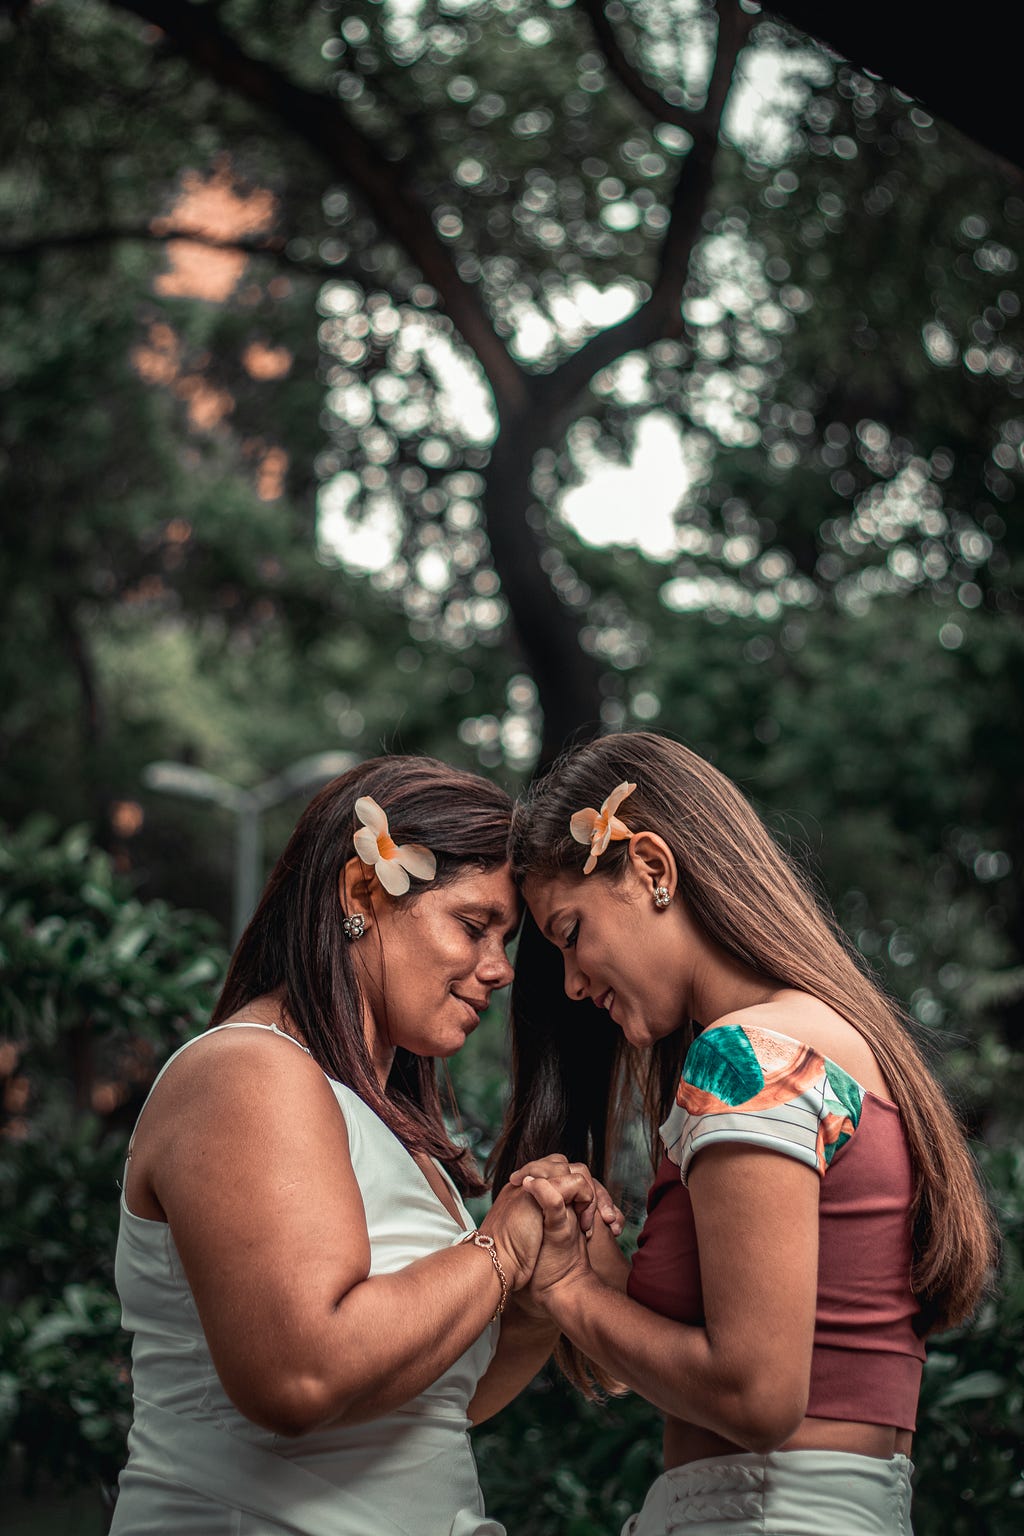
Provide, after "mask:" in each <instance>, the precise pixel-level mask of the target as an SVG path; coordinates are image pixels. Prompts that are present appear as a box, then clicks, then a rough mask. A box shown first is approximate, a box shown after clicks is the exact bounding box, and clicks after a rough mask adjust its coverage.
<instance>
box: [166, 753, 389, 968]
mask: <svg viewBox="0 0 1024 1536" xmlns="http://www.w3.org/2000/svg"><path fill="white" fill-rule="evenodd" d="M357 762H358V758H357V757H356V755H355V754H354V753H353V752H316V753H314V754H313V756H312V757H303V758H300V759H299V761H298V762H297V763H292V765H291V767H290V768H286V769H285V770H284V772H283V773H278V774H275V775H274V777H273V778H272V779H267V780H265V782H264V783H262V784H257V785H256V787H255V788H254V789H241V788H239V786H238V785H237V784H229V783H228V782H227V780H226V779H219V778H217V776H216V774H213V773H207V772H206V770H205V769H204V768H193V767H192V766H191V765H190V764H189V763H166V762H160V763H148V764H147V765H146V767H145V768H143V770H142V782H143V784H145V786H146V788H147V789H156V790H160V791H161V792H162V793H164V794H169V795H182V796H184V797H185V798H186V799H189V800H205V801H206V802H207V803H208V804H210V805H219V806H222V807H223V808H224V810H226V811H230V812H231V813H232V815H233V816H235V818H236V833H235V872H234V892H233V898H232V904H231V925H232V930H233V933H232V943H233V944H237V943H238V940H239V939H240V938H241V936H242V931H243V929H244V928H245V925H246V923H247V922H248V921H249V918H250V916H251V915H252V912H253V909H254V907H255V906H256V898H257V897H258V895H259V891H260V884H261V879H260V876H261V864H262V857H263V828H262V825H261V819H262V817H263V814H264V812H266V811H269V810H270V808H271V807H272V806H275V805H280V803H281V802H282V801H283V800H288V799H290V797H291V796H292V795H297V794H300V793H301V791H302V790H305V789H313V788H315V787H316V786H317V785H320V784H326V783H327V781H328V780H329V779H334V778H337V776H338V774H339V773H345V772H346V771H347V770H348V769H349V768H352V767H354V766H355V764H356V763H357Z"/></svg>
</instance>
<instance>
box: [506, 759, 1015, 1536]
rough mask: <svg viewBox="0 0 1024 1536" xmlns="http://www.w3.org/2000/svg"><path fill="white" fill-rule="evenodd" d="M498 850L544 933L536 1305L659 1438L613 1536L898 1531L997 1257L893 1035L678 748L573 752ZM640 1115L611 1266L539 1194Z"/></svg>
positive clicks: (522, 1049)
mask: <svg viewBox="0 0 1024 1536" xmlns="http://www.w3.org/2000/svg"><path fill="white" fill-rule="evenodd" d="M510 847H511V862H512V869H513V873H514V875H515V876H516V879H517V881H518V882H519V883H520V886H521V889H522V890H523V893H524V895H525V898H526V901H527V903H528V906H529V909H530V913H531V915H532V919H533V924H534V926H532V927H531V928H530V930H529V931H528V932H526V933H524V936H523V939H522V941H521V944H520V951H519V955H518V958H517V976H516V983H515V987H514V991H513V1027H514V1036H513V1038H514V1043H515V1054H516V1062H515V1083H514V1091H513V1099H512V1104H511V1107H510V1112H509V1117H508V1120H507V1123H506V1128H505V1131H504V1134H503V1137H502V1139H501V1142H500V1144H499V1147H498V1149H497V1158H496V1171H497V1179H496V1182H497V1184H498V1185H499V1186H500V1185H502V1184H503V1183H504V1182H505V1181H506V1180H508V1179H509V1178H511V1180H512V1182H513V1183H514V1184H520V1185H522V1186H523V1187H525V1188H526V1189H528V1190H529V1191H530V1192H531V1193H532V1194H533V1196H534V1198H536V1199H537V1201H538V1204H539V1205H540V1207H541V1208H542V1209H543V1210H544V1213H545V1224H546V1225H545V1239H544V1244H543V1247H542V1250H541V1255H540V1258H539V1259H538V1261H537V1265H536V1268H535V1270H534V1275H533V1280H532V1283H531V1287H530V1292H531V1295H532V1296H533V1297H534V1299H535V1300H536V1301H537V1302H539V1303H541V1304H542V1305H543V1306H544V1307H545V1308H546V1309H547V1310H548V1312H549V1314H550V1316H551V1318H552V1319H553V1321H554V1322H555V1323H557V1324H558V1326H559V1327H560V1328H561V1330H562V1331H563V1333H564V1335H565V1336H566V1338H567V1339H568V1341H569V1342H570V1344H571V1345H572V1346H573V1347H574V1349H575V1350H576V1351H577V1352H578V1353H579V1354H582V1356H584V1357H586V1358H587V1359H588V1360H589V1361H590V1362H591V1363H592V1368H593V1372H594V1374H595V1375H596V1376H597V1378H598V1379H599V1381H602V1382H603V1383H604V1384H605V1385H610V1384H613V1383H619V1384H622V1385H624V1386H625V1387H627V1388H632V1389H633V1390H634V1391H637V1392H639V1393H641V1394H642V1395H643V1396H645V1397H647V1398H648V1399H649V1400H650V1401H651V1402H652V1403H654V1404H655V1405H656V1406H657V1407H659V1408H661V1409H662V1410H663V1411H664V1413H665V1415H666V1430H665V1467H666V1472H665V1474H664V1475H663V1476H662V1477H660V1478H659V1479H658V1480H657V1481H656V1482H655V1484H654V1486H653V1488H652V1489H651V1492H650V1494H649V1496H648V1499H647V1501H646V1503H645V1505H644V1508H643V1510H642V1511H641V1512H640V1513H639V1514H638V1515H636V1516H634V1517H633V1518H632V1520H631V1521H630V1522H629V1523H628V1524H627V1527H626V1531H627V1532H631V1533H634V1536H664V1533H665V1532H666V1531H668V1530H677V1529H680V1530H681V1529H685V1530H686V1531H687V1532H690V1533H692V1536H711V1533H713V1532H714V1533H717V1532H719V1531H724V1530H728V1532H729V1533H730V1536H747V1533H751V1536H752V1533H754V1532H764V1531H771V1532H773V1533H776V1536H812V1533H813V1536H822V1533H825V1532H842V1533H843V1536H854V1533H865V1536H866V1533H875V1536H881V1533H883V1532H884V1533H890V1532H896V1531H899V1532H904V1533H905V1532H909V1530H910V1513H909V1510H910V1481H909V1479H910V1471H911V1466H910V1462H909V1460H908V1457H909V1454H910V1449H911V1439H912V1432H913V1429H914V1422H915V1409H916V1404H917V1396H918V1389H919V1385H920V1377H921V1367H922V1361H923V1358H924V1343H923V1339H924V1336H925V1335H926V1334H928V1333H929V1332H932V1331H935V1330H938V1329H941V1328H944V1327H947V1326H949V1325H951V1324H954V1323H957V1322H959V1321H960V1320H961V1319H963V1318H964V1317H966V1316H967V1315H968V1314H969V1313H970V1312H971V1311H972V1309H973V1308H974V1306H975V1305H976V1303H977V1301H978V1298H979V1296H980V1295H981V1293H982V1291H983V1289H984V1287H985V1285H986V1281H987V1278H988V1276H989V1274H990V1271H991V1268H992V1265H993V1262H994V1247H995V1244H994V1232H993V1227H992V1222H991V1218H990V1215H989V1212H988V1209H987V1206H986V1203H985V1200H984V1198H983V1196H982V1193H981V1191H980V1189H979V1185H978V1180H977V1178H976V1175H975V1170H974V1166H973V1163H972V1160H971V1157H970V1153H969V1151H968V1148H967V1146H966V1144H965V1141H964V1137H963V1134H962V1132H961V1130H960V1127H959V1126H958V1124H957V1122H956V1120H955V1118H954V1116H953V1114H952V1112H951V1110H950V1108H949V1105H948V1104H947V1102H946V1099H945V1097H944V1095H943V1093H942V1091H941V1089H940V1088H939V1086H938V1084H937V1083H936V1081H935V1079H934V1077H933V1076H932V1074H931V1073H930V1071H929V1070H928V1068H927V1066H926V1065H925V1063H924V1060H923V1058H922V1056H921V1053H920V1052H919V1050H918V1048H917V1046H916V1044H915V1042H914V1039H913V1035H912V1030H911V1027H910V1021H909V1020H908V1019H907V1018H906V1017H905V1015H903V1013H902V1012H901V1010H900V1009H899V1008H898V1007H897V1006H896V1005H895V1004H894V1003H893V1002H892V1001H891V1000H890V999H889V998H888V997H886V996H885V995H884V994H883V993H882V991H881V990H880V989H879V987H878V986H877V984H876V983H875V982H874V980H873V979H872V978H871V977H870V976H869V975H867V974H866V973H865V971H864V970H863V969H862V967H861V964H860V963H859V961H858V959H857V957H856V955H855V954H854V953H853V951H852V948H851V946H850V945H849V944H848V943H847V941H846V939H845V938H844V936H843V935H842V933H841V931H840V930H839V928H838V926H837V925H836V923H835V922H834V921H833V920H832V919H831V917H829V916H828V915H827V914H826V913H825V912H824V911H823V909H822V908H821V907H820V906H819V904H818V902H817V901H816V900H815V898H814V896H813V895H812V893H811V891H810V889H809V887H808V885H807V884H806V882H805V881H804V880H803V879H802V878H801V876H800V874H799V873H798V872H797V870H796V869H795V867H794V866H793V865H792V864H791V863H790V861H789V860H788V858H787V857H786V856H785V855H784V854H783V852H782V851H781V849H780V848H779V847H778V846H777V845H776V843H775V842H774V841H773V839H772V838H771V836H770V835H769V833H768V831H767V830H766V828H765V827H764V825H763V824H762V822H761V821H760V819H759V818H758V816H757V815H756V813H755V812H754V810H753V809H752V807H751V806H750V804H749V803H748V802H747V800H746V799H745V798H744V796H743V795H742V794H741V793H740V791H739V790H738V789H737V788H736V786H735V785H734V784H732V783H731V782H730V781H729V780H728V779H727V778H726V777H725V776H724V775H723V774H721V773H719V772H718V771H717V770H716V769H715V768H713V767H712V766H711V765H710V764H709V763H707V762H705V761H704V760H703V759H701V758H700V757H698V756H697V755H696V754H694V753H693V752H690V751H688V750H687V749H686V748H685V747H683V746H680V745H678V744H677V743H675V742H672V741H670V740H667V739H665V738H662V737H659V736H656V735H653V734H650V733H644V732H637V733H623V734H621V735H613V736H606V737H603V738H602V739H600V740H598V741H596V742H594V743H593V744H591V745H588V746H585V747H582V748H580V749H578V750H577V751H574V752H571V753H570V754H568V755H567V756H566V757H565V758H564V759H563V760H561V761H560V762H559V763H558V764H556V765H555V767H554V768H553V769H552V770H551V771H550V773H549V774H548V775H547V776H546V777H545V778H543V779H542V780H541V781H540V782H539V783H538V784H537V785H536V786H535V787H534V789H533V790H532V792H531V794H530V795H529V796H528V798H527V799H526V801H525V803H524V804H523V805H521V806H520V807H517V811H516V816H515V820H514V823H513V829H512V837H511V843H510ZM528 921H529V920H528ZM546 941H549V942H546ZM551 946H554V948H552V947H551ZM557 951H561V956H560V957H559V955H558V953H557ZM545 955H546V956H547V957H549V958H548V959H546V958H545ZM552 962H553V963H554V965H555V966H556V967H557V968H558V969H559V970H560V971H561V972H562V975H561V976H559V977H558V978H557V980H559V981H563V982H564V993H565V998H564V999H563V1006H562V1007H561V1009H559V1007H558V1004H557V1001H556V995H555V981H556V978H555V977H554V976H553V975H552ZM638 1096H639V1099H640V1101H641V1102H642V1103H643V1105H644V1109H645V1111H646V1120H647V1128H648V1131H649V1134H650V1136H651V1138H652V1141H653V1142H655V1143H657V1144H658V1146H659V1148H660V1154H661V1155H660V1162H659V1163H658V1166H657V1172H656V1176H655V1179H654V1183H653V1185H652V1187H651V1190H650V1193H649V1198H648V1215H647V1221H646V1223H645V1226H644V1229H643V1231H642V1233H641V1236H640V1240H639V1247H638V1249H637V1252H636V1254H635V1256H634V1258H633V1261H632V1265H631V1266H629V1265H627V1264H626V1263H625V1261H624V1260H622V1259H621V1256H620V1255H619V1253H618V1250H617V1249H616V1248H615V1246H614V1244H613V1243H611V1242H609V1241H608V1240H607V1234H606V1232H605V1231H604V1229H602V1228H601V1227H600V1224H598V1228H597V1229H596V1231H595V1235H594V1241H592V1242H591V1243H589V1244H587V1243H584V1242H582V1241H581V1240H580V1235H579V1231H578V1226H577V1223H576V1221H575V1220H574V1219H573V1216H572V1212H571V1210H569V1209H567V1207H566V1205H565V1203H564V1201H563V1200H562V1198H561V1196H560V1194H559V1192H558V1189H557V1188H556V1187H554V1186H552V1185H551V1184H550V1182H549V1181H548V1178H547V1176H548V1175H551V1174H555V1175H556V1176H563V1175H564V1174H565V1172H566V1170H567V1165H568V1160H570V1159H571V1160H576V1159H586V1160H589V1161H590V1163H591V1164H592V1166H593V1168H594V1171H595V1174H596V1175H597V1177H599V1178H600V1177H604V1176H605V1165H606V1163H607V1162H608V1160H609V1158H610V1157H611V1155H612V1154H613V1152H614V1148H615V1145H616V1143H617V1141H618V1139H619V1138H620V1136H621V1133H622V1130H623V1125H624V1119H625V1117H626V1116H627V1115H628V1113H629V1111H630V1108H631V1106H632V1105H633V1104H635V1103H636V1101H637V1097H638ZM523 1165H526V1166H525V1167H524V1166H523ZM513 1170H518V1171H516V1172H513ZM624 1536H625V1532H624Z"/></svg>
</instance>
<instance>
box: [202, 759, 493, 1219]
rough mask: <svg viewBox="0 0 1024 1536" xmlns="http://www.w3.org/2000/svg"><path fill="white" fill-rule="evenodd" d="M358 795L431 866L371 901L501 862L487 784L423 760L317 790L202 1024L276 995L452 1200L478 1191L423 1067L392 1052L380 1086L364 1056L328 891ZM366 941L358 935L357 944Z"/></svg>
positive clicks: (428, 1064) (325, 1061)
mask: <svg viewBox="0 0 1024 1536" xmlns="http://www.w3.org/2000/svg"><path fill="white" fill-rule="evenodd" d="M361 795H369V796H371V797H372V798H373V799H374V800H376V801H377V803H378V805H380V806H382V807H383V809H384V810H385V812H386V813H387V817H388V825H389V829H390V832H391V835H392V837H393V838H394V840H395V841H396V842H397V843H423V844H425V845H426V847H428V848H429V849H430V850H431V851H432V853H433V854H434V855H435V857H436V859H437V876H436V879H435V880H433V881H432V882H431V884H430V886H429V887H425V886H423V885H420V884H419V882H417V881H414V882H413V888H412V889H411V890H410V891H409V892H408V893H407V894H406V895H405V896H401V897H393V896H384V897H382V898H380V899H383V900H385V901H395V902H397V903H398V904H399V905H411V904H412V903H414V902H415V901H417V900H418V899H419V897H420V895H421V894H422V893H423V891H424V890H425V889H430V890H434V889H436V888H437V887H438V886H439V885H444V884H446V883H447V882H449V881H451V880H454V879H456V878H457V877H458V876H459V875H461V874H464V873H466V872H467V871H468V870H471V869H478V870H491V869H497V868H500V867H501V865H503V864H504V863H505V860H506V843H507V839H508V833H509V824H510V821H511V814H512V802H511V800H510V799H509V797H508V795H506V793H505V792H504V790H502V789H499V788H498V786H497V785H496V784H491V783H490V782H489V781H488V780H487V779H482V778H479V777H478V776H477V775H476V774H471V773H463V772H461V771H460V770H459V769H457V768H451V767H449V765H448V764H447V763H440V762H437V761H435V759H433V758H430V757H397V756H396V757H378V758H373V759H371V760H369V761H368V762H365V763H362V764H360V766H359V767H358V768H353V769H352V770H351V771H350V772H349V773H346V774H343V775H342V777H341V778H338V779H334V780H332V782H331V783H330V784H328V785H326V786H325V787H324V788H323V789H322V790H320V792H319V794H317V795H316V796H315V798H314V799H313V800H312V801H311V802H310V804H309V805H308V806H307V807H306V810H305V811H304V812H303V814H302V816H301V817H300V818H299V822H298V825H297V826H296V828H295V831H294V832H293V833H292V835H291V838H290V839H289V841H288V846H287V847H286V848H285V850H284V852H283V853H282V855H281V857H280V858H279V859H278V861H277V863H276V865H275V866H274V869H273V872H272V873H271V876H270V879H269V880H268V881H267V885H266V889H265V890H264V892H263V895H262V897H261V899H260V903H259V906H258V907H257V908H256V911H255V913H254V914H253V917H252V920H251V922H250V923H249V926H248V927H247V928H246V930H245V932H244V933H243V935H242V937H241V939H240V940H239V944H238V948H237V949H236V950H235V953H234V955H233V956H232V959H231V964H230V966H229V968H228V973H227V979H226V980H225V982H224V988H223V990H222V992H221V994H220V997H219V998H218V1000H217V1006H216V1008H215V1009H214V1012H213V1017H212V1019H211V1026H212V1025H215V1024H219V1023H222V1022H223V1020H224V1019H227V1018H229V1017H230V1016H231V1015H232V1014H233V1013H237V1012H238V1011H239V1010H240V1009H242V1008H244V1007H245V1005H246V1004H247V1003H250V1002H252V1001H253V999H254V998H257V997H261V996H263V995H265V994H266V993H268V992H278V991H279V992H280V993H281V996H282V998H283V1002H284V1007H285V1010H286V1012H287V1014H288V1016H289V1018H291V1019H292V1020H294V1022H295V1024H296V1025H297V1026H298V1028H299V1030H300V1031H301V1033H302V1038H303V1040H304V1041H305V1043H306V1045H307V1046H308V1048H309V1051H310V1054H311V1055H312V1057H313V1059H314V1061H316V1063H317V1065H318V1066H320V1067H321V1068H322V1069H323V1071H324V1072H326V1073H327V1075H328V1076H329V1077H333V1078H336V1079H337V1081H338V1082H340V1083H344V1084H345V1085H346V1086H347V1087H349V1088H351V1089H352V1090H353V1092H355V1093H357V1094H358V1095H359V1097H360V1098H361V1099H363V1100H364V1101H365V1102H366V1103H367V1104H369V1106H370V1108H371V1109H372V1110H374V1112H375V1113H376V1114H378V1115H379V1116H380V1118H381V1119H382V1120H383V1121H384V1124H385V1125H386V1126H388V1127H389V1129H390V1130H392V1131H393V1132H394V1134H395V1135H396V1136H397V1137H398V1139H399V1140H400V1141H401V1142H402V1143H403V1145H405V1146H406V1147H407V1148H408V1149H409V1150H410V1151H411V1152H425V1153H427V1154H429V1155H430V1156H432V1157H436V1158H437V1159H438V1161H439V1162H440V1163H441V1164H442V1165H443V1166H444V1167H445V1168H446V1169H447V1170H448V1172H449V1174H450V1175H451V1176H452V1178H453V1179H454V1180H455V1182H456V1183H457V1184H458V1186H459V1188H460V1189H461V1190H462V1192H463V1193H464V1194H479V1193H481V1192H482V1190H483V1189H484V1188H485V1187H486V1186H485V1185H484V1184H483V1182H482V1181H481V1179H480V1177H479V1173H478V1171H477V1168H476V1165H475V1163H474V1160H473V1157H472V1155H471V1154H470V1152H469V1151H467V1150H466V1149H465V1148H463V1147H459V1146H457V1145H456V1144H455V1143H454V1142H453V1141H452V1140H451V1138H450V1136H449V1135H448V1132H447V1130H446V1128H445V1124H444V1118H443V1114H442V1106H441V1097H440V1093H439V1090H438V1083H437V1074H436V1067H435V1063H434V1060H433V1058H427V1057H420V1056H414V1055H413V1054H412V1053H411V1052H409V1051H405V1050H402V1049H399V1050H397V1051H396V1052H395V1061H394V1066H393V1067H392V1070H391V1074H390V1076H389V1078H388V1082H387V1086H386V1088H385V1089H382V1088H381V1086H380V1083H379V1081H378V1079H377V1075H376V1073H375V1071H374V1068H373V1062H372V1060H371V1058H370V1053H369V1050H368V1049H367V1044H366V1040H365V1037H364V1033H363V1004H362V996H361V993H360V990H359V983H358V981H357V979H356V971H355V968H354V967H353V963H352V953H351V943H350V941H349V940H347V939H346V938H345V937H344V936H343V934H342V929H341V921H342V916H343V914H342V910H341V902H340V898H339V894H338V879H339V876H340V874H341V871H342V869H343V867H344V866H345V864H347V862H348V861H349V859H351V858H352V857H353V856H354V853H355V848H354V845H353V841H352V837H353V833H354V832H355V831H356V829H357V827H358V826H359V825H360V823H359V822H358V821H357V820H356V816H355V802H356V800H357V799H358V798H359V797H360V796H361ZM373 931H374V932H376V926H375V925H374V930H373ZM367 941H369V942H371V943H372V942H373V939H372V938H371V936H370V935H369V934H367V936H366V937H365V938H363V939H361V940H360V941H359V942H360V943H366V942H367ZM384 1022H385V1025H386V1020H385V1021H384Z"/></svg>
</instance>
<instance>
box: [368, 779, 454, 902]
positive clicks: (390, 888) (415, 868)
mask: <svg viewBox="0 0 1024 1536" xmlns="http://www.w3.org/2000/svg"><path fill="white" fill-rule="evenodd" d="M355 811H356V815H357V816H358V817H359V820H360V821H361V822H362V826H361V827H359V828H358V829H357V830H356V832H355V834H354V836H353V839H352V841H353V842H354V843H355V845H356V853H358V855H359V857H360V858H361V859H362V861H363V863H364V864H372V866H373V872H374V874H375V875H376V876H377V879H378V880H379V881H380V883H381V885H382V886H383V887H384V889H385V890H386V891H387V892H388V894H389V895H390V896H404V895H405V893H406V891H407V890H408V889H409V876H410V875H415V876H416V878H417V880H433V878H434V876H435V875H436V874H437V860H436V859H435V857H434V855H433V854H432V853H431V851H430V849H429V848H424V847H423V844H422V843H402V844H401V845H396V844H395V841H394V839H393V838H392V836H391V833H390V832H389V831H388V818H387V817H386V816H385V814H384V812H383V811H382V810H381V808H380V806H379V805H378V804H377V802H376V800H372V799H371V798H370V796H369V795H361V796H360V797H359V799H358V800H357V801H356V805H355Z"/></svg>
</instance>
